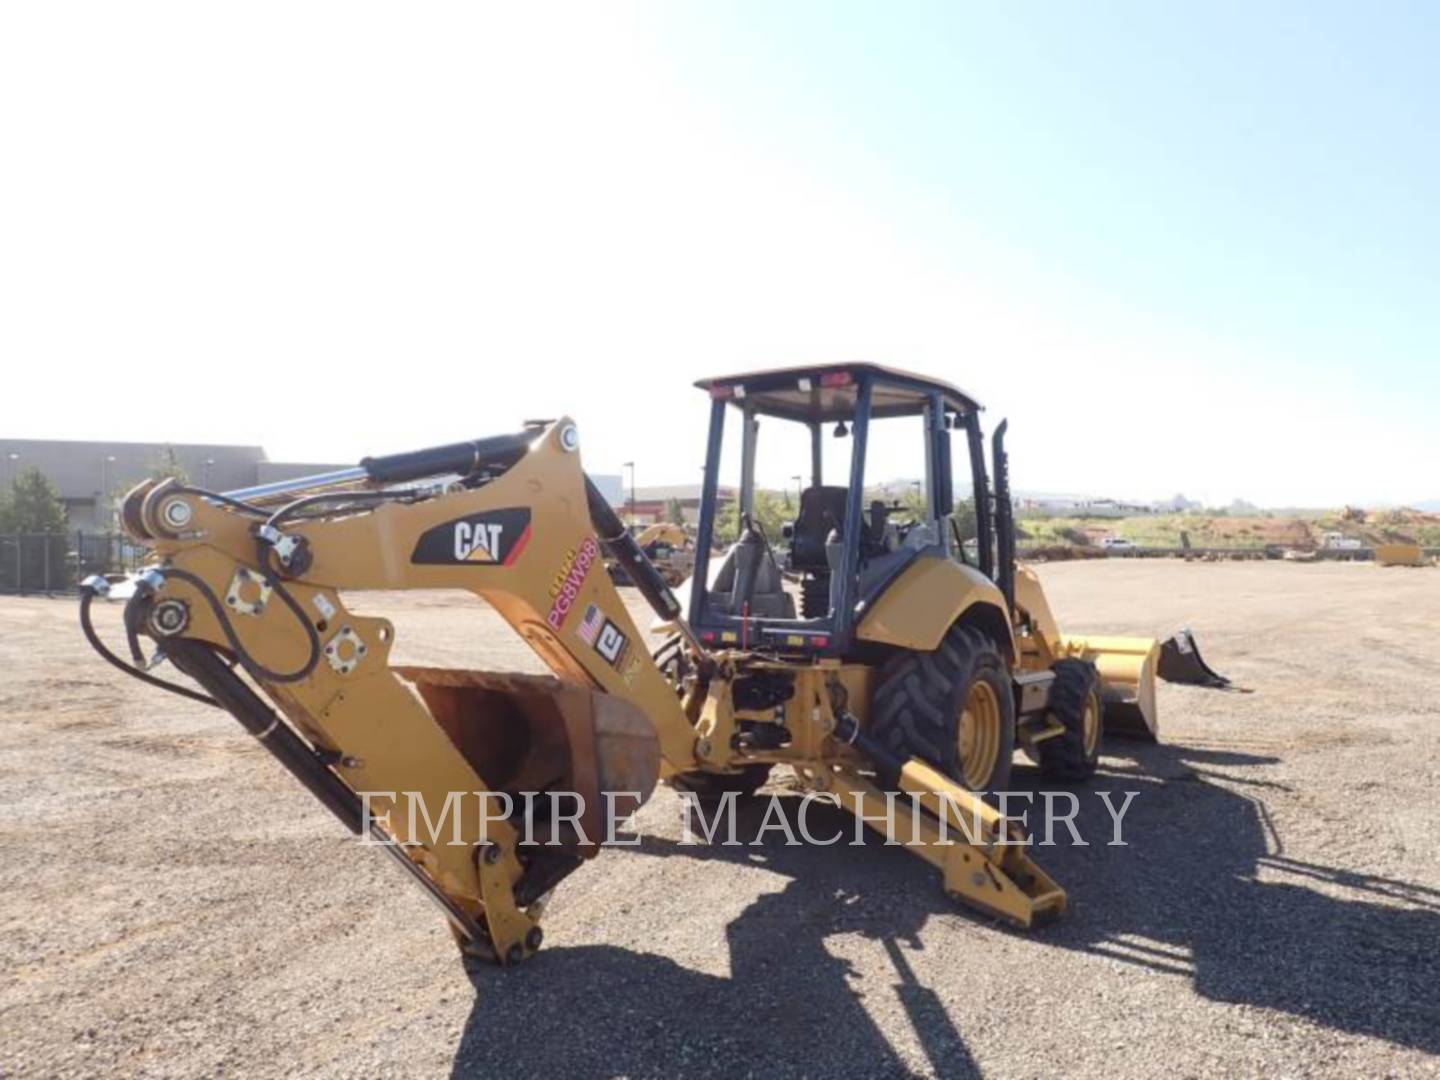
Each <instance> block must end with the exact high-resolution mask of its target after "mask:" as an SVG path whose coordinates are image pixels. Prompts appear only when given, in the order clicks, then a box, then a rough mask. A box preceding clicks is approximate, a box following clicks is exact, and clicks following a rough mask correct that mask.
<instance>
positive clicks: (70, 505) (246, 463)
mask: <svg viewBox="0 0 1440 1080" xmlns="http://www.w3.org/2000/svg"><path fill="white" fill-rule="evenodd" d="M350 464H353V462H351V463H350ZM171 465H174V466H178V467H179V468H180V469H182V470H183V471H184V473H185V475H186V476H187V477H188V478H189V479H190V482H191V483H193V484H195V485H196V486H197V487H204V488H211V489H213V490H215V491H231V490H233V489H235V488H243V487H252V486H254V485H255V484H265V483H269V482H271V481H274V480H288V479H290V478H291V477H295V476H305V475H307V474H309V473H317V472H326V471H328V470H330V469H338V468H344V467H345V466H342V465H322V464H311V463H301V462H280V461H271V460H269V458H268V457H267V456H266V454H265V450H264V448H263V447H259V446H219V445H208V444H195V443H133V442H71V441H65V440H57V439H0V484H3V485H4V486H5V487H7V488H8V487H9V486H10V481H11V480H13V479H14V478H15V477H16V476H19V475H20V473H22V472H23V471H25V470H26V469H31V468H34V469H39V470H40V472H42V473H44V474H45V476H46V477H47V478H48V479H49V481H50V482H51V483H52V484H54V485H55V488H56V490H57V491H58V492H59V493H60V501H61V502H63V503H64V504H65V512H66V515H67V518H68V524H69V526H70V528H72V529H84V530H87V531H104V530H106V529H108V528H109V527H110V517H111V511H112V509H113V507H114V506H115V504H116V503H117V501H118V499H119V497H120V496H121V495H123V494H124V493H125V492H126V491H127V490H128V489H129V488H131V487H133V486H134V485H135V484H137V483H139V482H140V481H141V480H144V479H145V478H146V477H147V476H151V475H153V474H154V473H155V471H156V470H160V469H167V468H169V467H170V466H171Z"/></svg>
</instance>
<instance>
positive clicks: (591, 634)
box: [575, 604, 605, 645]
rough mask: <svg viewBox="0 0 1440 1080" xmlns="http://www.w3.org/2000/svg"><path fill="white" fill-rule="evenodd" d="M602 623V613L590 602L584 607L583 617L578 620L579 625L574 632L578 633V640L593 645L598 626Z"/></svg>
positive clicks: (603, 621)
mask: <svg viewBox="0 0 1440 1080" xmlns="http://www.w3.org/2000/svg"><path fill="white" fill-rule="evenodd" d="M604 625H605V615H604V613H603V612H602V611H601V610H600V609H599V608H598V607H597V606H595V605H594V604H591V605H590V606H589V607H587V608H586V609H585V618H583V619H581V620H580V625H579V627H577V628H576V631H575V632H576V633H577V634H579V635H580V640H581V641H583V642H585V644H586V645H594V644H595V638H596V637H598V636H599V634H600V628H601V627H602V626H604Z"/></svg>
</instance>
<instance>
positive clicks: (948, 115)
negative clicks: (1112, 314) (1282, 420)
mask: <svg viewBox="0 0 1440 1080" xmlns="http://www.w3.org/2000/svg"><path fill="white" fill-rule="evenodd" d="M655 10H656V12H657V13H658V14H659V15H660V16H661V18H660V20H659V29H658V30H657V40H658V41H659V42H660V43H662V44H663V45H664V46H665V47H666V48H667V49H668V50H670V51H672V52H673V55H674V65H675V75H676V78H677V81H679V82H680V83H681V84H682V85H684V87H685V88H686V91H687V93H689V94H690V95H692V98H693V104H694V105H695V106H696V107H697V108H699V109H702V110H707V109H708V110H711V111H713V112H714V113H715V114H716V115H719V116H722V117H723V118H724V120H725V122H726V123H728V124H729V125H730V126H731V127H732V128H733V129H734V131H735V132H736V133H737V135H743V137H745V138H747V139H749V140H750V141H752V142H755V143H758V144H760V145H762V146H764V147H765V148H766V149H767V151H768V152H769V153H771V154H773V155H774V156H776V157H779V158H784V159H790V160H794V161H797V162H803V163H804V165H805V167H806V168H807V169H810V170H812V171H816V172H820V173H823V174H824V175H826V176H827V177H828V178H829V180H830V182H831V183H833V184H834V185H835V186H836V187H839V188H843V189H845V190H847V191H849V192H851V193H853V194H854V195H855V196H856V197H857V198H860V199H862V200H863V201H865V202H866V203H871V204H878V205H883V206H884V207H885V216H886V217H887V218H888V219H889V220H890V221H891V222H892V223H893V227H894V228H895V229H896V231H897V232H901V233H904V234H906V235H907V236H908V237H910V238H912V239H913V240H914V241H915V243H916V245H917V247H919V246H923V247H924V248H925V249H927V251H928V253H929V255H930V257H931V258H933V259H935V260H937V261H940V262H949V263H952V264H955V265H963V266H965V267H967V268H973V267H975V266H976V265H977V263H978V264H979V265H981V266H990V265H992V264H990V263H988V262H986V261H985V260H988V259H991V258H993V259H994V260H995V262H994V264H993V266H994V271H995V274H996V276H997V278H998V279H1000V280H1002V281H1003V280H1010V279H1012V275H1013V279H1014V280H1015V281H1016V283H1017V284H1019V283H1023V282H1024V281H1025V279H1026V278H1027V277H1029V276H1032V275H1037V274H1038V275H1040V276H1043V277H1045V278H1047V279H1049V281H1050V283H1051V284H1052V285H1053V286H1054V287H1055V288H1056V290H1057V291H1061V292H1064V291H1070V290H1073V291H1074V292H1075V293H1076V294H1077V304H1079V305H1083V304H1084V303H1087V302H1090V301H1091V300H1095V299H1098V300H1099V302H1101V303H1105V302H1110V303H1117V304H1124V305H1126V306H1129V307H1132V308H1137V309H1140V310H1143V311H1144V312H1147V313H1149V314H1152V315H1153V316H1155V317H1157V318H1160V319H1164V320H1166V321H1167V322H1174V323H1175V324H1177V325H1180V326H1186V325H1188V326H1190V327H1193V328H1195V329H1197V330H1200V331H1205V332H1213V333H1216V334H1218V335H1223V336H1226V337H1234V338H1243V339H1244V340H1246V341H1248V342H1250V343H1253V344H1254V345H1255V346H1257V347H1258V348H1261V349H1264V350H1265V351H1266V353H1267V355H1268V357H1269V359H1270V361H1271V363H1270V364H1269V365H1267V368H1268V370H1267V371H1266V372H1264V373H1263V376H1262V374H1261V373H1258V372H1255V371H1245V372H1244V373H1245V374H1246V375H1247V376H1248V377H1252V378H1259V377H1263V378H1265V380H1266V381H1267V382H1268V381H1270V380H1271V379H1274V380H1282V379H1289V378H1292V377H1306V378H1314V379H1332V378H1333V379H1337V380H1339V381H1340V383H1341V384H1343V385H1345V386H1347V387H1348V388H1349V389H1351V390H1353V391H1354V392H1355V393H1357V394H1358V395H1359V396H1360V399H1361V401H1362V402H1364V403H1366V404H1372V405H1375V406H1383V407H1386V408H1387V409H1394V410H1396V412H1397V413H1398V414H1399V415H1403V416H1407V417H1414V418H1419V419H1425V420H1427V421H1428V420H1429V419H1430V418H1431V417H1433V415H1434V412H1435V409H1436V407H1437V406H1440V5H1435V4H1403V3H1381V4H1376V5H1368V6H1367V5H1357V4H1336V3H1260V4H1253V3H1249V4H1225V3H1207V4H1196V5H1188V6H1186V5H1177V4H1156V3H1130V4H1061V3H1050V4H1025V5H1020V4H983V5H982V4H974V5H961V4H953V3H937V4H906V5H903V6H902V7H895V6H891V5H880V4H868V5H867V4H857V3H847V4H801V3H788V4H738V5H710V6H708V7H698V8H697V7H687V8H684V9H683V10H682V9H680V8H677V7H675V6H670V5H660V6H659V7H657V8H656V9H655ZM902 16H903V17H902ZM1155 360H1156V364H1157V367H1159V366H1160V365H1161V364H1163V360H1164V358H1163V357H1159V356H1157V357H1156V358H1155ZM1215 361H1216V363H1218V364H1222V365H1223V363H1224V358H1223V357H1216V358H1215Z"/></svg>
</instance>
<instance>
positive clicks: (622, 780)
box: [394, 667, 660, 858]
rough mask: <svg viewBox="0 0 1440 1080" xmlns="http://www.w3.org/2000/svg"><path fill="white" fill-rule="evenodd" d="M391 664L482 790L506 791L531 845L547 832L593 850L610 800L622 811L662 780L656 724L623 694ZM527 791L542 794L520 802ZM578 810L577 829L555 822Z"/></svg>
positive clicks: (545, 679)
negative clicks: (580, 801)
mask: <svg viewBox="0 0 1440 1080" xmlns="http://www.w3.org/2000/svg"><path fill="white" fill-rule="evenodd" d="M394 670H395V671H396V673H397V674H399V675H400V677H401V678H403V679H406V680H408V681H409V682H410V683H412V684H413V685H414V687H415V689H416V691H417V692H418V693H419V694H420V697H421V698H422V699H423V700H424V702H425V704H426V706H428V707H429V709H430V713H431V715H432V716H434V718H435V722H436V723H437V724H439V725H440V727H441V728H443V729H444V731H445V733H446V734H447V735H448V736H449V737H450V741H451V742H453V743H454V744H455V746H456V747H457V748H458V749H459V751H460V752H461V754H463V755H464V756H465V759H466V760H467V761H468V762H469V764H470V767H471V768H473V769H474V770H475V772H476V773H477V774H479V776H480V779H481V780H482V781H484V783H485V786H486V788H487V789H488V790H491V791H504V792H506V793H508V794H509V795H510V796H511V799H512V802H513V807H514V810H513V813H512V819H511V820H512V824H514V825H515V826H516V828H517V829H520V830H521V835H523V836H529V837H534V838H535V842H536V843H540V844H543V843H546V842H548V841H549V840H551V839H552V838H553V839H556V840H558V841H559V842H560V844H561V845H562V846H564V847H567V848H572V849H573V850H574V851H575V852H576V853H577V854H580V855H583V856H585V857H587V858H588V857H591V856H593V855H594V854H595V853H596V851H597V850H598V845H599V844H600V842H601V841H603V840H604V839H605V837H606V835H607V827H608V824H609V823H608V821H607V818H608V816H609V814H610V813H611V806H612V805H613V813H614V815H615V816H616V817H617V818H620V817H625V816H628V815H629V814H631V813H633V812H634V811H635V810H637V809H638V808H639V807H640V805H641V804H642V803H644V802H645V800H646V799H648V798H649V797H650V793H651V792H652V791H654V789H655V784H656V782H657V781H658V780H659V777H660V744H659V741H658V740H657V739H656V737H655V731H654V728H653V727H652V726H651V724H650V721H649V719H648V718H647V717H646V716H645V714H644V713H643V712H641V711H640V709H639V708H638V707H636V706H635V705H632V704H631V703H630V702H628V701H626V700H624V699H623V698H619V697H615V696H613V695H610V694H604V693H597V692H595V691H593V690H590V689H587V688H586V687H583V686H576V685H573V684H571V683H565V682H561V681H560V680H558V679H555V678H551V677H549V676H538V675H518V674H511V673H506V672H483V671H460V670H454V669H448V668H422V667H397V668H395V669H394ZM527 792H536V793H539V794H537V796H536V797H534V798H530V799H527V798H526V796H525V793H527ZM570 792H574V793H576V794H578V795H579V796H580V797H581V799H583V805H581V806H577V804H576V800H575V798H574V797H573V796H571V795H570V794H568V793H570ZM550 793H556V794H555V795H554V796H552V795H551V794H550ZM559 793H567V794H564V795H561V794H559ZM607 793H608V794H609V798H608V800H607ZM577 810H579V813H580V816H579V823H578V824H579V829H578V831H577V830H576V828H575V826H574V825H573V824H572V823H570V822H568V821H564V820H562V819H563V818H566V817H569V816H570V815H573V814H575V813H576V812H577ZM527 814H529V815H531V816H532V818H533V820H531V821H530V822H528V823H527V822H526V820H525V818H526V815H527ZM527 824H528V827H529V831H525V830H526V828H527Z"/></svg>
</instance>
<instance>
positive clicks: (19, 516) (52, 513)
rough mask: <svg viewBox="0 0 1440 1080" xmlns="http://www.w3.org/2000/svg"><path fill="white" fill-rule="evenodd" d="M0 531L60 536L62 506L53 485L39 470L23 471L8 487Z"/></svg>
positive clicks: (62, 517)
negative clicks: (58, 534)
mask: <svg viewBox="0 0 1440 1080" xmlns="http://www.w3.org/2000/svg"><path fill="white" fill-rule="evenodd" d="M0 514H3V515H4V516H3V518H0V528H3V530H4V531H5V532H18V533H63V532H64V531H65V504H64V503H62V502H61V501H60V493H59V492H58V491H56V490H55V485H54V484H52V483H50V480H49V478H48V477H47V476H46V475H45V474H44V473H42V472H41V471H40V470H39V469H36V468H34V467H31V468H28V469H26V470H25V471H24V472H22V473H21V474H20V475H19V476H17V477H16V478H15V479H14V480H13V481H11V483H10V491H9V492H8V493H7V498H6V499H5V502H4V505H3V507H0Z"/></svg>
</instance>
